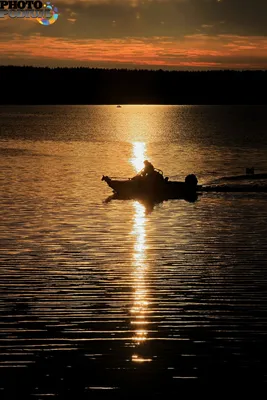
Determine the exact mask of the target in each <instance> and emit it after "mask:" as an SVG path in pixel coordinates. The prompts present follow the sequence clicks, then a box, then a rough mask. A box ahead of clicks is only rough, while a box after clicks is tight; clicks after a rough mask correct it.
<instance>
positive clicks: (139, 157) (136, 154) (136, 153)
mask: <svg viewBox="0 0 267 400" xmlns="http://www.w3.org/2000/svg"><path fill="white" fill-rule="evenodd" d="M145 159H146V144H145V143H144V142H134V143H133V158H131V159H130V162H131V164H132V165H133V167H134V168H135V170H136V172H139V171H141V169H142V168H143V167H144V161H145Z"/></svg>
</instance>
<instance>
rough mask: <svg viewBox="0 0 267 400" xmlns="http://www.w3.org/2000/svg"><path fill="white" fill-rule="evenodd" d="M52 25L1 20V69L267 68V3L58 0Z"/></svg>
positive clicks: (258, 0)
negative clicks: (9, 66) (57, 11)
mask: <svg viewBox="0 0 267 400" xmlns="http://www.w3.org/2000/svg"><path fill="white" fill-rule="evenodd" d="M53 4H54V5H55V6H57V7H58V9H59V13H60V16H59V18H58V20H57V21H56V22H55V23H54V24H53V25H51V26H42V25H40V24H39V23H38V22H37V21H35V20H33V19H11V18H5V19H2V18H1V19H0V33H1V34H0V64H2V65H8V64H9V65H10V64H12V65H36V66H88V67H105V68H113V67H116V68H126V67H127V68H149V69H150V68H153V69H159V68H162V69H211V68H219V69H228V68H231V69H234V68H238V69H250V68H257V69H266V68H267V0H86V1H83V0H78V1H71V0H70V1H69V0H65V1H62V0H60V1H55V3H53Z"/></svg>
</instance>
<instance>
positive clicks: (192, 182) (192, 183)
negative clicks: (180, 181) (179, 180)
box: [185, 174, 198, 190]
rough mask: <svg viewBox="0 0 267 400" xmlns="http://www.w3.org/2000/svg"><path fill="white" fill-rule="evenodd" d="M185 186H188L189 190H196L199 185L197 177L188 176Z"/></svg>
mask: <svg viewBox="0 0 267 400" xmlns="http://www.w3.org/2000/svg"><path fill="white" fill-rule="evenodd" d="M185 184H186V186H188V188H189V189H193V190H196V188H197V184H198V180H197V177H196V175H194V174H190V175H187V177H186V178H185Z"/></svg>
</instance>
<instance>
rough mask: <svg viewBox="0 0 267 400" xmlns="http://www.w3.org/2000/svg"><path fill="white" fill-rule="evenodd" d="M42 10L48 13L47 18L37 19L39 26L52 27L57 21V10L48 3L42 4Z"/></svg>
mask: <svg viewBox="0 0 267 400" xmlns="http://www.w3.org/2000/svg"><path fill="white" fill-rule="evenodd" d="M44 9H45V10H46V12H49V15H50V16H49V17H46V18H37V21H38V22H40V24H41V25H52V24H54V23H55V22H56V20H57V19H58V9H57V7H55V6H53V5H52V4H51V3H50V2H49V1H48V2H47V3H46V4H44Z"/></svg>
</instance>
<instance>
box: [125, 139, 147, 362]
mask: <svg viewBox="0 0 267 400" xmlns="http://www.w3.org/2000/svg"><path fill="white" fill-rule="evenodd" d="M145 151H146V145H145V143H143V142H134V143H133V158H132V159H131V160H130V162H131V164H132V165H133V166H134V167H135V169H136V172H138V171H140V170H141V169H142V168H143V161H144V159H145ZM133 207H134V221H133V230H132V234H133V235H134V236H135V243H134V249H133V264H132V266H133V287H134V301H133V307H132V309H131V313H132V315H133V319H132V321H131V323H132V325H133V326H134V327H135V328H134V329H135V334H134V336H133V340H134V342H135V344H136V346H138V345H140V344H141V343H142V342H144V341H145V340H146V337H147V330H146V325H147V321H146V317H147V306H148V301H147V287H146V272H147V268H148V266H147V263H146V210H145V207H144V206H143V205H142V204H140V203H139V202H138V201H135V202H134V203H133ZM132 361H133V362H148V361H152V360H151V359H148V358H142V357H140V356H138V354H133V356H132Z"/></svg>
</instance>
